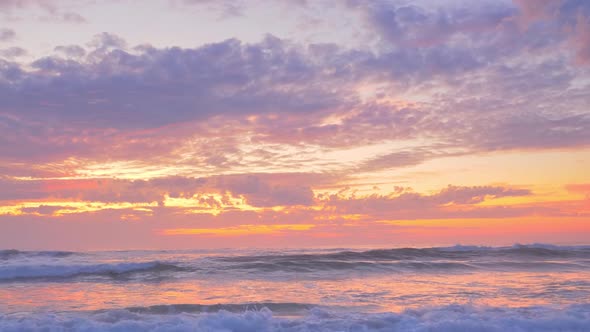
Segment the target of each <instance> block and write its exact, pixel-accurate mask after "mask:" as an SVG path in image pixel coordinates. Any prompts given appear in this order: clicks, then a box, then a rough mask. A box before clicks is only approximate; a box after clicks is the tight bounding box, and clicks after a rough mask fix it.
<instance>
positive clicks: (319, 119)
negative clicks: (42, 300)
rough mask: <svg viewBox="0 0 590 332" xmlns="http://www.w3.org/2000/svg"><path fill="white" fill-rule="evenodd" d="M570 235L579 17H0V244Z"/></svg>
mask: <svg viewBox="0 0 590 332" xmlns="http://www.w3.org/2000/svg"><path fill="white" fill-rule="evenodd" d="M589 239H590V2H588V1H586V0H514V1H508V0H481V1H471V0H448V1H438V0H436V1H435V0H415V1H411V0H374V1H362V0H332V1H328V0H316V1H311V0H307V1H306V0H282V1H281V0H273V1H271V0H257V1H254V0H237V1H224V0H217V1H213V0H153V1H133V0H102V1H94V0H82V1H70V0H62V1H52V0H0V247H2V248H16V249H59V250H109V249H188V248H220V247H222V248H228V247H267V248H271V247H273V248H274V247H311V246H313V247H348V246H368V247H399V246H431V245H453V244H478V245H507V244H513V243H533V242H543V243H556V244H588V240H589Z"/></svg>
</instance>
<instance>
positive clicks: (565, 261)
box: [0, 245, 590, 331]
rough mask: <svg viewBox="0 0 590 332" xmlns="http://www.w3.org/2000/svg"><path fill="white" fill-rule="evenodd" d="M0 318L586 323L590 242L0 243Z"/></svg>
mask: <svg viewBox="0 0 590 332" xmlns="http://www.w3.org/2000/svg"><path fill="white" fill-rule="evenodd" d="M0 299H1V300H0V330H2V331H10V330H14V331H22V330H39V329H43V328H45V329H47V330H50V331H51V330H56V331H61V330H90V331H92V330H118V331H128V330H170V329H176V330H181V331H182V330H187V329H188V330H197V331H199V330H202V331H214V330H225V331H277V330H278V331H281V330H285V331H373V330H374V331H398V330H399V331H422V330H424V331H438V330H440V331H447V330H448V331H457V330H467V331H472V330H474V331H475V330H478V331H590V247H584V246H579V247H556V246H548V245H529V246H522V245H515V246H512V247H503V248H486V247H464V246H456V247H449V248H425V249H412V248H402V249H377V250H368V251H367V250H365V251H361V250H351V249H330V250H326V249H322V250H281V251H278V250H274V251H264V250H217V251H119V252H86V253H75V252H21V251H15V250H4V251H0Z"/></svg>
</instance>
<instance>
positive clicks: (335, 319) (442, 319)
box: [0, 304, 590, 332]
mask: <svg viewBox="0 0 590 332" xmlns="http://www.w3.org/2000/svg"><path fill="white" fill-rule="evenodd" d="M589 328H590V304H588V305H577V306H571V307H568V308H562V309H557V308H551V307H535V308H527V309H503V308H476V307H471V306H447V307H440V308H431V309H421V310H412V311H406V312H404V313H381V314H365V313H346V314H345V313H335V312H330V311H326V310H324V309H312V310H310V311H309V313H308V314H307V315H306V316H305V317H302V318H297V319H287V318H279V317H274V316H273V314H272V312H271V311H270V310H268V309H263V310H260V311H247V312H243V313H230V312H227V311H219V312H216V313H206V314H189V313H179V314H171V315H150V314H138V313H133V312H129V311H126V310H110V311H104V312H101V313H86V314H84V313H53V314H47V313H38V314H11V315H0V330H2V331H7V332H11V331H37V330H43V331H63V330H68V331H69V330H75V331H226V332H228V331H236V332H237V331H239V332H254V331H256V332H265V331H292V332H295V331H318V332H320V331H414V332H426V331H441V332H447V331H448V332H450V331H453V332H454V331H482V332H496V331H497V332H511V331H514V332H516V331H518V332H525V331H545V332H549V331H571V332H575V331H579V332H587V331H589Z"/></svg>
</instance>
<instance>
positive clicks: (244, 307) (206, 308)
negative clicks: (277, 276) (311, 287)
mask: <svg viewBox="0 0 590 332" xmlns="http://www.w3.org/2000/svg"><path fill="white" fill-rule="evenodd" d="M312 308H320V307H319V306H316V305H313V304H307V303H291V302H287V303H276V302H255V303H236V304H234V303H229V304H163V305H154V306H148V307H130V308H126V309H125V310H127V311H129V312H133V313H139V314H159V315H164V314H168V315H170V314H180V313H210V312H218V311H228V312H234V313H240V312H247V311H260V310H264V309H268V310H270V311H272V312H273V313H275V314H276V313H281V314H295V313H304V312H305V311H306V310H310V309H312Z"/></svg>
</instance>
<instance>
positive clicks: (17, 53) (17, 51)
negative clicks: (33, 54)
mask: <svg viewBox="0 0 590 332" xmlns="http://www.w3.org/2000/svg"><path fill="white" fill-rule="evenodd" d="M25 55H27V50H25V49H24V48H21V47H17V46H14V47H9V48H5V49H0V56H2V57H5V58H9V59H12V58H18V57H21V56H25Z"/></svg>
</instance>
